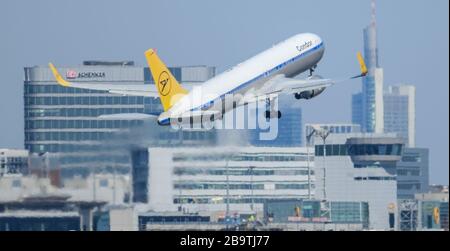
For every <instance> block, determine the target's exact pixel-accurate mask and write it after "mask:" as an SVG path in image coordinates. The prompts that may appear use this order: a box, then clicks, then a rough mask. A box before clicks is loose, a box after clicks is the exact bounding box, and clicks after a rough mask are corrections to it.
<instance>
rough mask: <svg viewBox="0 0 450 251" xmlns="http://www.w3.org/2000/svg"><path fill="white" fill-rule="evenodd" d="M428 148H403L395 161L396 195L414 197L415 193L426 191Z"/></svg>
mask: <svg viewBox="0 0 450 251" xmlns="http://www.w3.org/2000/svg"><path fill="white" fill-rule="evenodd" d="M428 155H429V150H428V149H427V148H404V150H403V154H402V158H401V160H400V161H399V162H397V197H398V199H414V195H415V194H416V193H426V192H428V186H429V156H428Z"/></svg>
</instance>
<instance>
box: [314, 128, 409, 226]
mask: <svg viewBox="0 0 450 251" xmlns="http://www.w3.org/2000/svg"><path fill="white" fill-rule="evenodd" d="M323 143H324V142H323V140H322V138H320V137H318V136H315V137H314V145H315V159H314V161H315V163H314V170H315V172H314V174H315V187H316V191H315V198H316V199H322V200H327V201H367V202H368V203H369V211H370V213H369V223H370V228H371V229H384V230H387V229H394V228H395V218H396V215H397V213H396V211H395V209H396V203H397V182H396V163H397V161H399V160H400V158H401V153H402V146H403V144H402V141H401V139H399V138H397V137H395V134H369V133H349V134H334V133H330V134H329V135H328V136H327V137H326V138H325V145H324V144H323ZM324 153H326V154H324ZM324 155H325V156H324Z"/></svg>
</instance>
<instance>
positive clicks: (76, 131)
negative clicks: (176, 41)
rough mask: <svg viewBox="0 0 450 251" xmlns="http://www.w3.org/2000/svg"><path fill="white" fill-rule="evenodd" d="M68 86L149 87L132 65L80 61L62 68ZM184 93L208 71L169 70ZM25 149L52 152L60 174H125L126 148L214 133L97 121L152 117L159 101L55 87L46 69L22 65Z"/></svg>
mask: <svg viewBox="0 0 450 251" xmlns="http://www.w3.org/2000/svg"><path fill="white" fill-rule="evenodd" d="M60 70H61V72H64V73H65V77H67V78H69V79H71V81H74V82H97V83H99V84H100V83H117V84H121V85H124V84H127V85H146V86H148V88H150V89H152V88H153V89H154V88H155V86H154V84H153V79H152V76H151V74H150V70H149V69H148V68H147V67H138V66H134V63H133V62H130V61H124V62H99V61H85V62H84V63H83V65H82V66H75V67H63V68H61V69H60ZM170 70H171V72H172V73H173V75H174V76H175V77H176V78H177V79H178V81H180V82H182V83H183V85H184V86H186V88H187V89H189V88H192V86H193V85H195V84H197V83H201V82H203V81H206V80H207V79H209V78H211V77H213V76H214V74H215V68H214V67H206V66H192V67H175V68H170ZM24 102H25V105H24V116H25V148H26V149H27V150H29V151H30V152H31V153H45V152H50V153H58V155H59V161H60V165H61V168H62V174H63V175H65V174H69V175H70V174H71V173H72V170H73V173H76V174H80V172H81V171H85V174H87V172H88V171H91V170H92V168H99V169H102V168H104V169H107V170H110V169H112V168H115V169H121V170H123V171H128V170H129V168H130V166H131V160H130V156H129V155H130V151H129V150H130V148H133V147H135V146H139V147H142V146H143V145H144V146H148V145H174V144H187V145H189V144H195V142H201V143H202V144H208V142H214V140H215V139H214V138H215V131H214V130H209V131H182V130H178V131H176V130H173V129H171V128H170V127H161V126H158V125H156V124H150V123H145V122H144V121H142V120H126V119H102V118H99V116H100V115H108V114H118V113H151V114H154V113H158V112H161V111H162V107H161V104H160V102H159V99H156V98H149V97H137V96H122V95H115V94H110V93H108V92H106V91H94V90H84V89H76V88H70V87H69V88H67V87H62V86H59V85H58V84H57V83H56V81H55V79H54V77H53V75H52V73H51V71H50V69H49V68H48V67H40V66H35V67H26V68H25V78H24Z"/></svg>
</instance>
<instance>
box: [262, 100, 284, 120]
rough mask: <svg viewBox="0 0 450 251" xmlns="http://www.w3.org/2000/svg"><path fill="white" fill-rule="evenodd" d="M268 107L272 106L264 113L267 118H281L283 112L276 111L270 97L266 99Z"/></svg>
mask: <svg viewBox="0 0 450 251" xmlns="http://www.w3.org/2000/svg"><path fill="white" fill-rule="evenodd" d="M266 107H270V109H268V110H266V112H265V113H264V114H265V117H266V119H273V118H278V119H280V118H281V112H280V111H276V110H275V109H274V108H273V103H271V102H270V99H266Z"/></svg>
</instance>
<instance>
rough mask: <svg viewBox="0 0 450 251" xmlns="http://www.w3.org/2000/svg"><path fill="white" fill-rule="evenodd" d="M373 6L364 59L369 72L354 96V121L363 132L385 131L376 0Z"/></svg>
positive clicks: (365, 40)
mask: <svg viewBox="0 0 450 251" xmlns="http://www.w3.org/2000/svg"><path fill="white" fill-rule="evenodd" d="M371 8H372V17H371V22H370V24H369V26H367V27H366V28H365V29H364V60H365V62H366V64H367V69H368V71H369V72H368V74H367V76H366V77H364V78H363V79H362V92H361V93H357V94H355V95H353V96H352V122H353V123H355V124H360V125H361V129H362V131H363V132H369V133H373V132H374V133H383V131H384V129H383V127H384V109H383V69H382V68H380V65H379V60H378V47H377V26H376V18H375V0H372V3H371Z"/></svg>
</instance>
